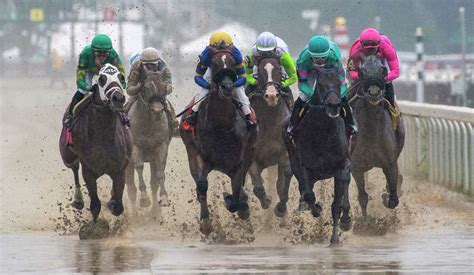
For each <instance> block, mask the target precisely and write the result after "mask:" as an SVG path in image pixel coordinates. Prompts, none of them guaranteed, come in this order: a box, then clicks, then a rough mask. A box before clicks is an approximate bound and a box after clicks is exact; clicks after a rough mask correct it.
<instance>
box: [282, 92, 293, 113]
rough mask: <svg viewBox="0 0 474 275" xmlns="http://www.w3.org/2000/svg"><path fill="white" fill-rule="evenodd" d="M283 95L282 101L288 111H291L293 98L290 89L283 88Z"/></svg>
mask: <svg viewBox="0 0 474 275" xmlns="http://www.w3.org/2000/svg"><path fill="white" fill-rule="evenodd" d="M281 90H282V92H283V93H284V96H283V100H284V101H285V103H286V105H287V106H288V109H289V110H290V111H292V110H293V106H294V105H295V99H294V98H293V92H292V91H291V88H290V87H284V88H282V89H281Z"/></svg>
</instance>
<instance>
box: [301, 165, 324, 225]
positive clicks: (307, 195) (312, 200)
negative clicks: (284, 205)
mask: <svg viewBox="0 0 474 275" xmlns="http://www.w3.org/2000/svg"><path fill="white" fill-rule="evenodd" d="M301 172H302V174H303V175H302V177H303V179H304V180H303V187H302V188H303V190H304V191H303V198H304V201H305V202H306V203H307V204H308V206H309V209H310V210H311V215H313V217H316V218H317V217H319V216H321V212H322V211H323V207H322V206H321V204H320V203H316V196H315V194H314V191H313V189H314V183H315V181H311V182H310V181H309V171H308V169H306V168H304V167H301ZM300 184H301V183H300Z"/></svg>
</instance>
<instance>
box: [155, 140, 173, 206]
mask: <svg viewBox="0 0 474 275" xmlns="http://www.w3.org/2000/svg"><path fill="white" fill-rule="evenodd" d="M168 145H169V143H164V144H162V145H161V146H160V147H159V149H158V154H157V163H156V166H155V167H156V172H154V173H153V174H155V175H156V177H157V181H158V183H159V185H160V205H161V206H169V205H170V202H169V201H168V192H166V188H165V179H166V176H165V168H166V160H167V159H168ZM155 196H156V193H155Z"/></svg>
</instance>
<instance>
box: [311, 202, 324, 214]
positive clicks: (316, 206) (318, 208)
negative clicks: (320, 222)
mask: <svg viewBox="0 0 474 275" xmlns="http://www.w3.org/2000/svg"><path fill="white" fill-rule="evenodd" d="M321 212H323V207H322V206H321V204H320V203H319V202H318V203H315V204H314V206H313V207H311V214H312V215H313V217H315V218H318V217H319V216H321Z"/></svg>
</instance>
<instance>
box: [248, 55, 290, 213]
mask: <svg viewBox="0 0 474 275" xmlns="http://www.w3.org/2000/svg"><path fill="white" fill-rule="evenodd" d="M282 96H283V97H292V95H291V94H285V93H282V92H281V68H280V64H279V63H278V61H277V60H276V59H274V58H265V59H262V60H261V61H260V62H259V65H258V79H257V90H256V91H255V92H254V93H253V94H251V96H250V103H251V104H252V108H253V109H254V110H255V114H256V117H257V119H258V124H259V132H258V138H257V143H256V146H255V148H256V149H255V150H256V151H255V154H254V157H253V162H252V166H250V169H249V174H250V176H251V178H252V184H253V186H254V188H253V192H254V193H255V195H256V196H257V198H258V199H259V200H260V204H261V206H262V208H263V209H267V208H268V207H269V206H270V204H271V198H270V197H269V196H267V195H266V192H265V187H264V185H263V182H264V180H263V178H262V176H261V174H262V171H263V169H265V168H267V167H270V166H273V165H278V179H277V182H276V187H277V193H278V196H279V197H280V202H279V203H278V204H277V205H276V206H275V209H274V212H275V215H277V216H278V217H283V216H284V215H285V214H286V212H287V211H286V210H287V208H286V203H287V202H288V189H289V187H290V180H291V177H292V176H293V173H292V172H291V167H290V161H289V159H288V151H287V150H286V147H285V143H284V142H283V137H282V135H281V127H282V125H283V122H284V121H285V119H287V118H288V117H289V116H290V108H289V103H287V102H285V101H284V100H283V98H282ZM287 101H290V99H288V100H287Z"/></svg>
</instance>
